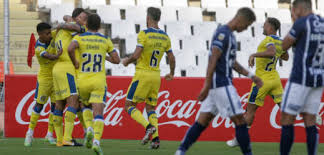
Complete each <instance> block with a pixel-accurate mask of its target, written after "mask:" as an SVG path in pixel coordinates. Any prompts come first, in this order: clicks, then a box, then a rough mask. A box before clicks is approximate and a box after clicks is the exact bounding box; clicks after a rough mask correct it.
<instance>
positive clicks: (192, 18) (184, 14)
mask: <svg viewBox="0 0 324 155" xmlns="http://www.w3.org/2000/svg"><path fill="white" fill-rule="evenodd" d="M179 21H183V22H200V23H201V22H202V21H203V18H202V12H201V8H197V7H188V8H182V9H180V10H179Z"/></svg>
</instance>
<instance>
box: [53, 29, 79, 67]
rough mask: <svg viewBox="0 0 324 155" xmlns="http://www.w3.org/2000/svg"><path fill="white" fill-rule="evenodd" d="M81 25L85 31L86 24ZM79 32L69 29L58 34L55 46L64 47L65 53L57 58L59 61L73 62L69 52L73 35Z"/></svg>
mask: <svg viewBox="0 0 324 155" xmlns="http://www.w3.org/2000/svg"><path fill="white" fill-rule="evenodd" d="M80 27H81V29H82V30H81V31H85V27H84V26H80ZM77 34H78V33H77V32H75V31H69V30H60V31H59V32H58V33H57V34H56V38H55V48H56V50H59V49H61V48H63V53H62V55H61V56H60V57H59V59H58V60H57V61H58V62H71V59H70V57H69V53H68V47H69V45H70V43H71V41H72V38H73V36H75V35H77Z"/></svg>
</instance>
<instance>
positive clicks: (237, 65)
mask: <svg viewBox="0 0 324 155" xmlns="http://www.w3.org/2000/svg"><path fill="white" fill-rule="evenodd" d="M233 69H234V70H235V71H236V72H238V73H239V74H242V75H244V76H247V77H248V78H251V80H252V81H253V82H254V83H255V84H256V86H257V87H258V88H261V87H262V85H263V81H262V80H261V79H260V78H259V77H257V76H255V75H254V74H253V73H251V72H249V71H248V70H246V69H245V68H244V67H243V66H242V65H241V64H240V63H238V62H237V61H235V62H234V65H233Z"/></svg>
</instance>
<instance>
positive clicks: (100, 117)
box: [94, 115, 103, 120]
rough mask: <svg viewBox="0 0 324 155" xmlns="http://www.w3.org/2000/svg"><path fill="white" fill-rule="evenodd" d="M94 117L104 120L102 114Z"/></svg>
mask: <svg viewBox="0 0 324 155" xmlns="http://www.w3.org/2000/svg"><path fill="white" fill-rule="evenodd" d="M94 119H102V120H103V116H102V115H96V116H95V117H94Z"/></svg>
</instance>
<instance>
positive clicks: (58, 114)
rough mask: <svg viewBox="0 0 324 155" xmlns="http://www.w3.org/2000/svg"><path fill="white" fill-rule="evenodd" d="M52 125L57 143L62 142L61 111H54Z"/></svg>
mask: <svg viewBox="0 0 324 155" xmlns="http://www.w3.org/2000/svg"><path fill="white" fill-rule="evenodd" d="M53 124H54V129H55V134H56V139H57V142H61V143H62V142H63V111H61V110H54V116H53Z"/></svg>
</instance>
